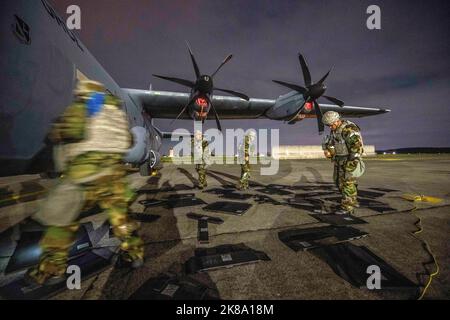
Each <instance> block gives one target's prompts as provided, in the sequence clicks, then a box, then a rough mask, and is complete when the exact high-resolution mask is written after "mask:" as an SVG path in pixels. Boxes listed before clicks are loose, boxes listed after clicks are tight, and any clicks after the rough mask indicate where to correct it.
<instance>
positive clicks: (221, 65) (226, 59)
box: [211, 54, 233, 78]
mask: <svg viewBox="0 0 450 320" xmlns="http://www.w3.org/2000/svg"><path fill="white" fill-rule="evenodd" d="M231 58H233V55H232V54H229V55H228V56H227V57H226V58H225V59H224V60H223V61H222V63H221V64H220V65H219V66H218V67H217V69H216V71H214V73H213V74H212V75H211V78H214V76H215V75H216V73H217V72H219V70H220V69H221V68H222V67H223V66H224V65H225V64H226V63H227V62H228V61H230V60H231Z"/></svg>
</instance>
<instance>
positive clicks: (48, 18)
mask: <svg viewBox="0 0 450 320" xmlns="http://www.w3.org/2000/svg"><path fill="white" fill-rule="evenodd" d="M0 15H1V20H0V41H1V43H0V56H1V57H2V62H1V64H0V83H1V85H0V103H1V107H0V176H10V175H17V174H25V173H38V172H44V171H51V170H52V169H51V168H48V166H49V163H51V161H49V159H51V153H50V152H49V149H50V148H49V146H48V145H47V144H46V136H47V134H48V131H49V129H50V126H51V123H52V121H53V120H54V119H56V118H57V117H58V116H60V115H61V114H62V112H63V111H64V109H65V108H66V107H67V106H68V105H69V104H70V102H71V100H72V98H73V89H74V87H75V85H76V81H77V79H84V78H89V79H92V80H96V81H98V82H101V83H102V84H104V85H105V87H106V88H107V90H108V91H109V92H111V93H112V94H114V95H116V96H117V97H119V98H120V99H121V100H122V101H123V103H124V109H125V111H126V113H127V116H128V122H129V127H130V130H131V132H132V133H133V135H134V147H133V148H132V149H130V152H129V153H128V155H127V157H126V161H127V162H128V163H130V164H133V165H135V166H139V167H140V168H141V174H143V175H145V174H148V172H149V171H150V168H152V167H154V166H156V165H157V164H158V162H159V160H160V148H161V144H162V139H163V138H164V137H165V136H170V135H169V134H167V135H165V134H164V133H162V132H161V131H160V130H159V129H158V128H156V127H155V126H154V125H153V119H158V118H163V119H176V118H180V119H194V120H201V121H205V120H208V119H215V120H216V122H217V126H218V127H219V128H220V119H257V118H268V119H273V120H282V121H288V122H289V123H291V124H292V123H295V122H297V121H300V120H302V119H304V118H317V120H318V125H319V131H323V127H322V124H321V121H320V120H321V115H322V114H323V113H324V112H326V111H330V110H334V111H339V113H340V114H341V115H342V116H344V117H364V116H370V115H377V114H383V113H386V112H389V110H388V109H381V108H365V107H350V106H344V105H343V102H342V101H340V100H338V99H336V98H333V97H328V96H324V95H323V94H324V92H325V89H326V87H325V85H324V80H325V78H326V77H327V76H328V74H329V73H327V74H326V75H325V76H324V77H323V78H322V79H321V80H319V81H318V82H317V83H312V81H311V75H310V73H309V70H308V67H307V65H306V61H305V60H304V58H303V57H302V56H301V55H299V58H300V63H301V67H302V71H303V77H304V80H305V87H302V86H299V85H295V84H291V83H286V82H281V81H276V82H277V83H279V84H281V85H283V86H286V87H288V88H290V89H292V90H293V91H291V92H288V93H287V94H285V95H282V96H279V97H278V98H277V99H275V100H271V99H257V98H251V99H250V98H248V97H247V96H246V95H245V94H242V93H239V92H236V91H232V90H227V89H220V88H216V87H215V86H214V85H213V83H212V80H213V76H214V75H215V74H216V73H217V71H218V70H219V69H220V68H221V67H222V66H223V65H224V64H225V63H227V62H228V61H229V60H230V59H231V55H230V56H228V57H227V58H226V59H225V60H224V61H223V62H222V64H221V65H220V66H219V67H218V68H217V70H216V72H214V73H213V74H212V75H211V76H209V75H202V74H200V71H199V68H198V65H197V62H196V60H195V58H194V55H193V54H192V51H191V50H190V49H189V53H190V56H191V59H192V63H193V66H194V71H195V75H196V80H195V81H190V80H185V79H179V78H173V77H165V76H164V77H163V76H160V78H164V79H166V80H170V81H173V82H177V83H179V84H181V85H183V86H187V87H189V88H191V91H190V93H180V92H168V91H154V90H137V89H125V88H121V87H119V86H118V85H117V83H116V82H115V81H114V80H113V79H112V78H111V76H110V75H109V74H108V73H107V72H106V71H105V70H104V69H103V68H102V66H101V65H100V64H99V63H98V62H97V60H96V59H95V58H94V57H93V56H92V55H91V54H90V52H89V51H88V49H87V48H86V47H85V46H84V45H83V44H82V43H81V41H80V40H79V39H78V38H77V37H76V36H75V35H74V34H73V32H72V31H70V30H68V29H67V27H66V25H65V23H64V22H63V20H62V19H61V18H60V17H59V16H58V15H57V14H56V12H55V10H54V9H53V8H52V7H51V6H50V5H49V4H48V3H47V2H46V1H45V0H41V1H31V2H30V1H27V0H18V1H1V4H0ZM214 90H216V91H223V92H227V93H229V94H231V95H233V96H234V97H230V96H217V95H213V91H214ZM319 97H324V98H326V99H328V100H330V101H331V102H333V103H334V104H333V105H330V104H320V106H319V104H318V103H317V99H318V98H319Z"/></svg>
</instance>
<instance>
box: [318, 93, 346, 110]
mask: <svg viewBox="0 0 450 320" xmlns="http://www.w3.org/2000/svg"><path fill="white" fill-rule="evenodd" d="M322 97H324V98H325V99H327V100H329V101H331V102H333V103H334V104H336V105H338V106H339V107H341V108H342V107H343V106H344V101H341V100H339V99H337V98H333V97H329V96H322Z"/></svg>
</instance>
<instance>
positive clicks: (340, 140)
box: [330, 120, 356, 157]
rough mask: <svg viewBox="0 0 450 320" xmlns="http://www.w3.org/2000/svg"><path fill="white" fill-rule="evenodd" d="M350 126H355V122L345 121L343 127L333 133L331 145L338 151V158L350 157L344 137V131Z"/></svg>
mask: <svg viewBox="0 0 450 320" xmlns="http://www.w3.org/2000/svg"><path fill="white" fill-rule="evenodd" d="M349 124H353V125H355V124H354V123H353V122H350V121H348V120H343V121H342V124H341V126H340V127H339V128H337V129H336V131H332V132H331V141H330V142H331V145H332V146H334V149H335V151H336V156H338V157H344V156H348V155H349V152H348V148H347V143H346V142H345V139H344V137H343V136H342V131H343V130H344V128H345V127H346V126H348V125H349ZM355 126H356V125H355Z"/></svg>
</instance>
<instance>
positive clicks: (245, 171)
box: [238, 162, 250, 190]
mask: <svg viewBox="0 0 450 320" xmlns="http://www.w3.org/2000/svg"><path fill="white" fill-rule="evenodd" d="M249 180H250V164H249V163H247V162H246V163H244V164H241V178H240V179H239V184H238V189H240V190H246V189H248V188H249V184H248V181H249Z"/></svg>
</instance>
